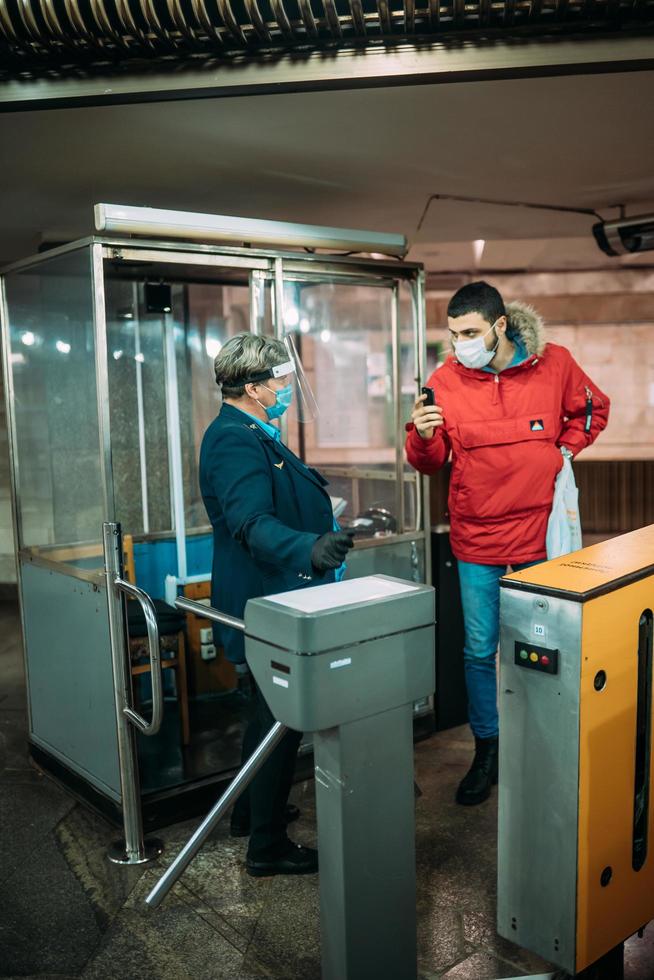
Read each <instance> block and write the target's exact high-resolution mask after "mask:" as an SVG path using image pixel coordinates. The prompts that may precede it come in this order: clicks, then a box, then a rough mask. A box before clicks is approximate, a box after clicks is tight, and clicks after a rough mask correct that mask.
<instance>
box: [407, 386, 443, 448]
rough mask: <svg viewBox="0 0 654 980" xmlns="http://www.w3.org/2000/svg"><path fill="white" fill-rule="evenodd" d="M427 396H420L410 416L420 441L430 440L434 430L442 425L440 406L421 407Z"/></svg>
mask: <svg viewBox="0 0 654 980" xmlns="http://www.w3.org/2000/svg"><path fill="white" fill-rule="evenodd" d="M426 397H427V395H420V396H419V397H418V398H416V403H415V405H414V408H413V412H412V414H411V421H412V422H413V424H414V425H415V427H416V432H417V433H418V435H419V436H420V437H421V439H431V437H432V436H433V434H434V432H435V431H436V429H438V428H440V426H441V425H443V424H444V422H445V420H444V418H443V409H442V408H441V407H440V405H423V402H424V400H425V398H426Z"/></svg>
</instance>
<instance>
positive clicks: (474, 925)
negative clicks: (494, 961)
mask: <svg viewBox="0 0 654 980" xmlns="http://www.w3.org/2000/svg"><path fill="white" fill-rule="evenodd" d="M463 934H464V936H465V938H466V940H467V941H468V942H469V943H471V944H472V945H473V946H482V947H483V948H484V949H485V950H486V951H487V952H490V953H492V954H493V955H495V956H498V957H500V959H502V960H506V961H507V962H509V963H514V964H515V965H516V966H519V967H520V968H521V969H522V971H523V972H524V973H525V974H529V973H535V974H538V973H548V972H550V971H553V970H554V969H555V967H554V966H552V964H551V963H548V962H547V961H546V960H544V959H541V957H540V956H537V955H536V954H535V953H530V952H528V951H527V950H526V949H522V948H521V947H520V946H516V944H515V943H512V942H509V940H507V939H503V938H502V937H501V936H498V935H497V931H496V927H495V912H493V913H492V914H489V913H483V912H470V911H467V912H464V913H463Z"/></svg>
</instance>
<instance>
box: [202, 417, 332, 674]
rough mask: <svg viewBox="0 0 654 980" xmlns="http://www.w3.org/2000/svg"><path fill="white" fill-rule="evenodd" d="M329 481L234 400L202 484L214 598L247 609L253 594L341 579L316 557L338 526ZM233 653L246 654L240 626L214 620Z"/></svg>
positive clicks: (210, 441) (209, 434)
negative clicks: (322, 540)
mask: <svg viewBox="0 0 654 980" xmlns="http://www.w3.org/2000/svg"><path fill="white" fill-rule="evenodd" d="M326 485H327V481H326V480H325V479H324V478H323V477H322V476H321V475H320V473H318V471H317V470H314V469H311V468H310V467H307V466H305V464H304V463H303V462H302V460H301V459H299V458H298V457H297V456H296V455H295V453H293V452H291V450H290V449H288V448H287V447H286V446H284V445H283V443H281V442H278V441H277V440H275V439H273V438H272V437H271V436H269V435H268V434H267V433H266V432H264V430H263V429H262V428H261V426H259V425H257V423H256V422H255V421H254V419H253V418H252V417H251V416H249V415H247V414H246V413H245V412H241V411H240V409H238V408H234V407H233V406H232V405H223V407H222V409H221V411H220V414H219V415H218V417H217V418H215V419H214V421H213V422H212V423H211V425H210V426H209V428H208V429H207V431H206V432H205V434H204V438H203V440H202V447H201V449H200V490H201V492H202V498H203V500H204V505H205V507H206V509H207V513H208V515H209V520H210V521H211V524H212V526H213V567H212V573H211V604H212V605H213V606H214V607H215V608H216V609H220V610H221V611H222V612H226V613H229V614H230V615H232V616H238V617H239V618H242V617H243V612H244V610H245V604H246V602H247V601H248V599H253V598H255V597H256V596H262V595H272V594H274V593H277V592H288V591H290V590H291V589H299V588H303V587H307V586H311V585H322V584H324V583H326V582H333V581H334V580H335V573H334V572H331V571H330V572H325V573H324V574H322V575H321V574H319V573H318V572H316V571H315V569H314V568H313V566H312V564H311V549H312V548H313V545H314V543H315V541H316V539H317V538H319V537H320V536H321V535H322V534H326V533H327V532H328V531H331V530H332V529H333V514H332V506H331V501H330V499H329V494H328V493H327V491H326V490H325V489H324V488H325V486H326ZM214 636H215V639H216V642H217V643H219V644H221V645H222V646H223V648H224V650H225V653H226V655H227V657H228V659H229V660H231V661H232V662H234V663H242V662H243V661H244V660H245V651H244V638H243V634H242V633H241V632H240V631H238V630H233V629H230V628H229V627H221V626H218V625H217V624H216V625H215V626H214Z"/></svg>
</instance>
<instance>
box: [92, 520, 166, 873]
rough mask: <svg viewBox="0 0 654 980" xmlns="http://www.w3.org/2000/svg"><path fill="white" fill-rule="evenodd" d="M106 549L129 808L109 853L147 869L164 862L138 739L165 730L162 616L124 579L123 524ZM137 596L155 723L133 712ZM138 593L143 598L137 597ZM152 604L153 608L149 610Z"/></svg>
mask: <svg viewBox="0 0 654 980" xmlns="http://www.w3.org/2000/svg"><path fill="white" fill-rule="evenodd" d="M102 532H103V545H104V568H105V579H106V583H107V605H108V609H109V635H110V640H111V659H112V668H113V677H114V701H115V706H116V729H117V735H118V763H119V767H120V789H121V797H122V805H123V826H124V830H125V837H124V839H122V840H119V841H116V842H114V843H113V844H112V845H111V847H110V849H109V853H108V857H109V860H110V861H112V862H113V863H114V864H145V863H146V862H148V861H153V860H155V858H157V857H159V855H160V854H161V852H162V851H163V844H162V842H161V841H160V840H157V839H155V838H152V839H149V840H147V841H145V840H144V839H143V820H142V817H141V787H140V783H139V771H138V760H137V755H136V734H135V731H134V725H135V724H138V725H139V728H140V729H141V731H142V732H143V733H144V734H146V735H154V734H155V733H156V732H157V731H158V730H159V725H160V724H161V716H162V711H163V696H162V685H161V664H160V662H159V633H158V630H157V622H156V617H154V622H153V610H152V608H151V606H152V603H151V600H150V599H149V597H148V596H146V594H145V593H144V592H142V591H141V590H140V589H136V587H135V586H131V584H130V583H129V582H125V581H124V580H123V578H122V574H121V573H122V567H123V556H122V534H121V530H120V525H119V524H114V523H111V522H107V523H105V524H103V525H102ZM126 586H127V587H128V588H129V591H130V592H132V591H133V594H134V595H135V598H137V599H138V600H139V601H140V602H141V604H142V606H143V608H144V612H145V613H146V623H147V626H148V643H149V648H150V664H151V668H152V670H151V674H152V720H151V721H150V722H147V721H145V719H143V718H141V717H140V715H137V714H136V712H135V711H134V710H133V709H132V707H131V673H130V669H129V649H128V643H127V635H126V630H125V616H124V610H123V602H124V599H123V595H122V593H123V592H125V591H127V590H128V589H127V588H125V587H126ZM137 593H138V594H137ZM148 604H149V605H148Z"/></svg>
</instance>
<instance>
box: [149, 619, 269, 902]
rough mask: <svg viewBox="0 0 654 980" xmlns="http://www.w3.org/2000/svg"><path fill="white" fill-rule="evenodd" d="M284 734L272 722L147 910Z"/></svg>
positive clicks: (164, 878) (161, 881)
mask: <svg viewBox="0 0 654 980" xmlns="http://www.w3.org/2000/svg"><path fill="white" fill-rule="evenodd" d="M198 605H199V603H198ZM200 608H201V609H203V610H204V609H206V607H205V606H202V605H200ZM287 731H288V729H287V727H286V725H282V723H281V722H280V721H277V722H275V724H274V725H273V727H272V728H271V729H270V731H269V732H268V734H267V735H266V737H265V738H264V740H263V741H262V742H261V744H260V745H259V746H258V748H257V749H256V750H255V751H254V752H253V753H252V755H251V756H250V758H249V759H248V761H247V762H246V763H245V765H244V766H243V768H242V769H241V770H240V772H239V773H238V775H237V776H236V777H235V778H234V779H233V780H232V782H231V783H230V784H229V786H228V787H227V789H226V790H225V792H224V793H223V795H222V796H221V797H220V799H219V800H218V802H217V803H216V805H215V806H214V807H213V809H212V810H210V811H209V813H208V814H207V816H206V817H205V818H204V820H203V821H202V823H201V824H200V826H199V827H198V829H197V830H196V831H195V833H194V834H193V836H192V837H191V838H190V840H189V841H188V842H187V843H186V844H185V845H184V847H183V848H182V850H181V851H180V852H179V854H178V855H177V857H176V858H175V860H174V861H173V863H172V864H171V865H170V867H169V868H168V870H167V871H166V872H165V874H164V875H162V877H161V878H160V879H159V881H158V882H157V884H156V885H155V887H154V888H153V889H152V891H151V892H150V894H149V895H148V896H147V898H146V900H145V903H146V905H149V906H150V908H155V909H156V908H158V906H159V905H161V903H162V901H163V900H164V898H165V897H166V895H167V894H168V892H169V891H170V889H171V888H172V887H173V885H174V884H175V883H176V882H177V881H178V880H179V879H180V878H181V876H182V875H183V874H184V872H185V871H186V869H187V868H188V866H189V864H190V863H191V861H192V860H193V858H194V857H195V855H196V854H197V853H198V851H199V850H200V848H201V847H202V845H203V844H204V842H205V840H206V839H207V837H208V836H209V834H210V833H211V831H212V830H213V829H214V827H215V826H216V824H217V823H218V822H219V820H220V819H221V817H222V816H223V814H224V813H225V810H226V809H227V808H228V807H229V806H231V805H232V803H234V802H235V801H236V800H237V799H238V797H239V796H240V795H241V793H242V792H243V790H244V789H245V788H246V787H247V786H249V784H250V783H251V782H252V780H253V779H254V777H255V776H256V774H257V773H258V771H259V769H261V767H262V765H263V764H264V762H265V761H266V759H267V758H268V756H269V755H270V754H271V753H272V752H273V750H274V749H275V748H276V746H277V745H278V744H279V743H280V742H281V740H282V738H283V737H284V735H285V734H286V732H287Z"/></svg>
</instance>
